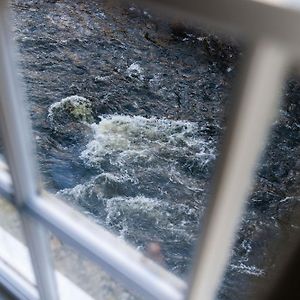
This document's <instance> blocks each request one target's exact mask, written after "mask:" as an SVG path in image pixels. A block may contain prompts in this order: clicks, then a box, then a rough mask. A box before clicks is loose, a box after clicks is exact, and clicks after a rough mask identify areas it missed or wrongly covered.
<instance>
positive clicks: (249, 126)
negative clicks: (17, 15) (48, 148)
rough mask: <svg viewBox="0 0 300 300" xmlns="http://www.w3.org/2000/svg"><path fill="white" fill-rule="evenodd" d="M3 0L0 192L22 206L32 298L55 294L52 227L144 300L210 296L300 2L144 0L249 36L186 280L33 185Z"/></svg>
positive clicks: (18, 291)
mask: <svg viewBox="0 0 300 300" xmlns="http://www.w3.org/2000/svg"><path fill="white" fill-rule="evenodd" d="M8 2H9V1H7V0H0V125H1V130H2V136H3V141H4V147H5V153H6V158H7V160H8V164H9V170H10V175H11V177H10V175H9V174H8V172H7V171H5V170H3V168H0V194H1V196H2V197H4V198H5V199H7V200H8V201H10V202H11V203H13V204H14V205H15V207H16V208H17V210H18V211H19V213H20V216H21V220H22V225H23V229H24V233H25V238H26V242H27V246H28V249H29V252H30V255H31V262H32V265H33V269H34V273H35V278H36V283H37V290H38V295H39V298H40V299H45V300H58V299H60V295H58V292H57V283H56V279H55V276H54V269H53V262H52V258H51V254H50V250H49V233H48V230H50V231H52V232H53V233H54V234H55V235H57V236H58V237H59V238H60V239H62V240H63V241H65V242H66V243H69V244H71V245H73V246H75V247H76V249H78V250H79V251H81V252H83V253H84V254H86V255H87V256H89V257H90V258H92V259H93V260H94V261H95V262H97V263H99V265H101V267H103V268H104V269H105V270H106V271H107V272H109V273H110V274H111V275H112V276H113V278H115V279H117V280H119V281H121V282H122V283H123V284H124V285H125V287H126V288H128V289H130V290H133V291H136V292H138V293H139V294H140V295H141V296H142V297H143V298H145V299H159V300H164V299H166V300H177V299H178V300H179V299H190V300H196V299H205V300H213V299H215V297H216V295H217V292H218V287H219V284H220V282H221V280H222V278H223V273H224V270H225V267H226V264H227V262H228V259H229V257H230V252H231V249H232V245H233V241H234V236H235V232H236V230H237V228H238V224H239V221H240V219H241V214H242V212H243V208H244V204H245V202H246V201H245V200H246V199H247V196H248V193H249V189H250V186H251V180H252V179H253V175H254V172H255V166H256V164H257V162H258V160H259V157H260V155H261V152H262V149H263V146H264V144H265V141H266V139H267V136H268V133H269V130H270V128H271V125H272V122H273V118H274V116H275V115H276V111H277V110H278V106H279V102H280V101H279V100H280V95H281V89H282V86H283V83H284V79H285V75H286V72H287V70H288V68H289V66H290V65H291V64H292V63H293V64H295V63H297V62H298V61H299V58H300V51H297V50H298V49H300V47H299V46H300V36H299V28H300V10H299V9H300V8H299V6H300V5H298V4H297V1H283V0H282V1H280V0H257V1H254V0H220V1H217V0H208V1H200V0H199V1H195V0H185V1H181V0H159V1H158V0H152V1H146V2H147V4H149V3H150V4H151V5H154V6H159V7H164V8H167V11H172V10H174V11H177V13H178V12H179V13H182V14H185V15H188V16H189V17H191V18H194V19H195V20H196V21H199V20H200V21H201V22H205V23H208V24H212V25H216V26H219V28H221V29H222V30H227V31H229V32H237V33H240V34H242V35H243V36H244V37H245V38H246V39H247V40H249V41H251V43H249V45H250V48H251V50H250V51H249V53H248V55H246V57H245V66H244V69H243V71H242V75H241V76H240V77H239V80H238V84H237V93H236V95H235V96H236V97H235V99H236V101H235V102H234V104H233V111H232V115H231V116H230V124H229V127H228V129H227V130H226V137H225V142H224V147H223V150H222V152H221V155H220V158H219V163H218V166H217V170H216V175H215V180H214V184H213V185H212V193H211V197H210V200H209V207H208V211H207V214H206V217H205V221H204V225H203V231H202V234H201V237H200V240H199V247H198V254H197V255H196V257H195V263H194V266H195V267H194V270H193V272H192V276H191V278H190V281H189V282H188V283H185V282H184V281H183V280H181V279H179V278H178V277H176V276H174V275H173V274H171V273H170V272H168V271H166V270H165V269H164V268H162V267H160V266H159V265H157V264H156V263H154V262H152V261H150V260H149V259H147V258H146V257H144V256H143V255H142V254H141V253H139V252H138V251H137V250H135V249H134V248H132V247H131V246H129V245H127V244H126V243H125V242H123V241H120V240H119V239H118V238H117V237H116V236H114V235H113V234H111V233H109V232H108V231H107V230H105V229H104V228H102V227H101V226H99V225H96V224H94V223H92V222H91V221H89V220H87V218H86V217H84V216H83V215H81V214H80V213H78V212H76V211H75V210H74V209H72V208H71V207H69V206H67V205H66V204H65V203H63V202H61V201H60V200H58V199H56V198H55V197H54V196H53V195H49V194H47V193H46V192H44V191H41V189H40V188H39V187H40V185H39V183H38V180H37V171H36V162H35V156H34V151H33V150H32V145H31V141H32V140H33V139H32V138H31V136H32V135H31V129H30V125H29V124H30V122H29V120H28V117H27V115H26V110H25V105H24V102H25V101H24V100H25V95H24V93H23V92H22V89H21V88H20V87H21V84H20V79H18V78H17V77H18V76H17V68H16V66H15V59H16V55H15V47H14V45H13V42H12V37H11V24H10V22H9V17H8V16H9V3H8ZM0 247H1V246H0ZM0 260H1V257H0ZM1 266H2V265H1V264H0V283H2V284H3V285H4V286H6V287H7V288H8V289H9V290H10V291H11V292H12V293H14V294H15V295H16V296H20V295H22V297H23V298H24V299H34V298H31V297H30V295H32V291H31V293H30V291H29V290H28V289H29V288H28V287H27V286H26V284H22V282H21V281H20V280H21V279H20V276H19V274H17V273H15V274H14V272H13V271H12V270H8V269H7V266H6V268H4V267H1Z"/></svg>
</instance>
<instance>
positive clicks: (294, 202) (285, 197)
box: [219, 77, 300, 299]
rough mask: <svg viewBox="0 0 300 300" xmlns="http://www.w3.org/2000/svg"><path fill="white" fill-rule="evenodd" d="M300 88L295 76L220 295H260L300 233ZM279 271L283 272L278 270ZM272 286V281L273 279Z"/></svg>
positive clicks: (238, 236) (250, 200)
mask: <svg viewBox="0 0 300 300" xmlns="http://www.w3.org/2000/svg"><path fill="white" fill-rule="evenodd" d="M299 92H300V83H299V81H298V80H297V79H296V78H295V77H294V78H292V79H290V80H289V81H288V82H287V85H286V88H285V93H284V94H285V96H284V102H283V105H282V107H281V110H280V113H279V116H278V118H277V120H276V122H274V126H273V129H272V134H271V136H270V137H269V141H268V145H267V149H266V151H265V153H264V155H263V157H262V159H261V162H260V164H259V167H258V173H257V176H256V182H255V185H254V188H253V192H252V195H251V196H250V198H249V200H248V203H247V210H246V212H245V213H244V216H243V220H242V224H241V226H240V230H239V233H238V235H237V240H236V243H235V247H234V249H233V254H232V258H231V261H230V264H229V266H228V268H227V273H226V276H225V279H224V282H223V285H222V287H221V291H220V293H219V299H246V298H247V299H248V298H249V297H250V296H251V299H252V298H253V299H258V295H259V293H261V292H262V291H263V290H264V291H265V290H267V289H268V287H269V281H267V280H271V279H272V276H274V275H275V274H277V273H278V272H279V270H280V268H281V267H282V263H283V262H285V260H286V259H287V257H286V256H287V254H286V253H289V252H290V251H291V250H292V249H293V248H294V247H296V246H297V242H298V237H299V234H300V218H299V216H300V198H299V187H300V181H299V179H300V177H299V174H300V173H299V149H300V148H299V146H300V135H299V120H300V118H299V117H300V114H299V112H300V111H299V105H298V104H299V103H297V102H298V100H299V99H298V98H299V96H298V95H299ZM277 275H278V274H277ZM270 284H271V282H270Z"/></svg>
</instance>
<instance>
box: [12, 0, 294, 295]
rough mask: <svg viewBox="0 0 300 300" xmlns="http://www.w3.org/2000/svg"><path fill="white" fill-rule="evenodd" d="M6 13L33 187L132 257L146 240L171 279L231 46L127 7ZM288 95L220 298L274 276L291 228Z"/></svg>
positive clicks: (214, 138)
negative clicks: (36, 165) (26, 122)
mask: <svg viewBox="0 0 300 300" xmlns="http://www.w3.org/2000/svg"><path fill="white" fill-rule="evenodd" d="M14 9H15V11H16V13H17V16H18V17H17V18H15V23H16V37H17V41H18V43H19V45H20V52H21V55H20V62H21V65H22V67H23V71H24V72H23V74H24V77H25V81H26V83H27V89H28V96H29V105H30V112H31V117H32V120H33V127H34V131H35V137H36V142H37V153H38V159H39V162H40V166H41V172H42V174H43V175H44V180H45V186H46V188H47V189H49V190H50V191H51V192H54V193H57V194H58V195H59V196H60V197H62V199H64V201H67V203H70V205H73V206H75V207H76V208H77V209H79V210H80V211H82V213H85V214H87V215H89V216H90V217H91V218H93V219H94V220H95V221H96V222H98V223H99V224H101V225H103V226H105V227H106V228H107V229H109V230H112V231H113V232H114V233H116V234H117V235H118V236H120V237H121V238H123V239H125V240H126V241H130V242H131V243H132V244H133V245H135V246H136V247H137V248H138V249H140V250H142V251H144V252H148V250H149V249H148V247H149V245H151V243H153V242H155V243H157V244H158V245H160V249H161V256H160V259H159V260H160V263H162V264H163V265H164V266H166V267H167V268H168V269H170V270H172V271H173V272H175V273H176V274H177V275H179V276H182V277H185V276H186V275H187V274H188V272H189V270H190V267H191V262H192V255H193V252H194V246H195V244H196V240H197V237H198V235H199V231H200V229H201V221H202V216H203V214H204V212H205V208H206V207H207V202H206V201H207V197H208V186H209V184H210V181H211V177H212V176H211V175H212V172H213V166H214V163H215V160H216V157H217V156H218V144H219V141H220V137H221V135H222V134H223V128H224V127H225V126H224V115H225V113H224V111H225V104H226V103H227V102H228V101H229V100H228V99H229V98H228V91H229V89H230V87H231V85H232V77H233V75H232V73H234V72H233V70H234V69H235V67H236V61H237V57H236V50H235V48H234V47H228V46H227V45H225V44H218V43H217V42H216V40H215V39H214V38H211V37H210V36H207V35H205V34H203V33H201V32H199V33H198V32H197V31H196V33H195V32H194V33H184V32H179V33H178V32H177V33H176V34H174V28H173V29H172V28H171V27H170V24H167V23H164V22H161V21H159V20H155V19H154V18H153V17H152V16H151V15H150V14H149V13H147V12H145V11H142V10H139V9H138V8H137V7H136V6H132V7H129V8H128V7H125V8H119V7H117V8H114V7H111V6H109V5H107V3H106V2H103V3H102V2H100V1H81V0H75V1H73V0H72V1H70V0H62V1H46V0H45V1H42V0H40V1H31V0H26V1H25V0H24V1H18V0H15V1H14ZM181 35H182V36H181ZM299 96H300V87H299V84H298V83H297V82H295V81H292V82H291V83H289V86H288V89H287V91H286V97H287V98H288V101H287V103H286V104H284V106H283V108H282V110H281V115H280V119H279V121H278V122H277V123H276V124H274V130H273V135H272V140H271V142H269V145H268V151H267V152H266V155H265V156H264V159H263V160H262V163H261V168H260V170H259V173H258V176H257V180H256V185H255V187H254V192H253V194H252V196H251V198H250V199H249V201H248V209H247V212H246V213H245V215H244V218H243V220H242V224H241V227H240V232H239V234H238V236H237V241H236V244H235V247H234V249H233V251H232V260H231V262H230V264H229V267H228V270H227V274H226V276H225V280H224V282H223V285H222V289H221V292H220V295H219V297H220V299H222V300H225V299H243V297H245V296H247V295H249V294H252V293H253V290H254V289H255V287H256V285H255V283H254V282H253V281H254V280H255V279H257V278H264V277H265V276H266V274H267V273H268V272H269V271H270V270H272V269H274V266H275V261H276V260H275V258H276V254H277V252H276V245H277V244H276V243H278V242H279V243H280V242H282V243H285V242H286V241H287V240H288V239H287V237H289V236H292V235H291V232H294V231H296V229H297V228H298V227H297V226H298V225H297V222H296V221H295V219H294V218H293V212H294V211H296V210H297V208H298V207H299V199H298V197H297V195H298V194H297V193H298V192H297V188H298V187H299V185H298V184H297V181H296V179H297V178H298V177H297V176H298V175H297V174H298V173H297V172H298V169H297V168H298V167H297V166H298V164H297V157H298V156H299V155H298V154H299V149H300V148H299V144H300V137H299V110H298V109H297V104H296V103H297V100H298V99H299ZM298 107H299V106H298ZM226 117H227V118H230V116H226ZM237 184H238V183H237ZM274 241H275V242H276V243H275V247H274Z"/></svg>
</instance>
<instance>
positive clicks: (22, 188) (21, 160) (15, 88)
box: [0, 1, 58, 300]
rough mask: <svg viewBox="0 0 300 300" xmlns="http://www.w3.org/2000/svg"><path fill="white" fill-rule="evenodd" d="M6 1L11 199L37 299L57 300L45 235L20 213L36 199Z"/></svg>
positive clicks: (1, 61)
mask: <svg viewBox="0 0 300 300" xmlns="http://www.w3.org/2000/svg"><path fill="white" fill-rule="evenodd" d="M8 2H9V1H0V117H1V119H0V123H1V124H0V125H1V130H2V135H3V141H4V148H5V152H6V157H7V159H8V163H9V166H10V172H11V175H12V179H13V185H14V196H15V199H14V200H15V202H16V207H17V209H18V210H19V213H20V216H21V219H22V223H23V227H24V234H25V238H26V241H27V244H28V248H29V251H30V255H31V260H32V264H33V269H34V272H35V278H36V283H37V286H38V290H39V294H40V298H41V299H43V300H57V299H58V295H57V287H56V281H55V275H54V270H53V266H52V260H51V255H50V247H49V237H48V232H47V231H46V230H45V229H44V227H42V225H41V224H40V223H39V222H38V221H36V220H35V219H33V218H32V217H31V216H30V215H29V214H28V213H27V212H26V210H24V207H25V206H26V202H29V201H31V200H32V199H33V198H34V197H36V196H37V192H38V187H37V182H36V176H35V172H36V170H34V158H33V152H32V151H31V150H32V149H31V146H30V126H29V122H28V119H27V118H26V112H25V103H24V95H23V94H22V93H21V89H20V82H19V80H17V77H18V75H17V69H16V67H15V63H14V58H15V57H14V54H15V52H14V47H13V46H12V39H11V37H10V31H11V27H10V24H9V13H10V12H9V9H8Z"/></svg>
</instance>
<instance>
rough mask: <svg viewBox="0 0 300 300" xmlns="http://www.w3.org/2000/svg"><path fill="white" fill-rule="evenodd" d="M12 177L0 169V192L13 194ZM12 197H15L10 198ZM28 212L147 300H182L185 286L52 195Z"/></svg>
mask: <svg viewBox="0 0 300 300" xmlns="http://www.w3.org/2000/svg"><path fill="white" fill-rule="evenodd" d="M10 186H11V183H10V176H9V174H8V173H6V172H5V171H4V169H3V168H2V170H1V168H0V193H2V192H3V191H4V193H3V194H2V196H3V197H4V196H6V195H7V194H9V193H10V192H11V188H10ZM11 197H12V196H11ZM23 209H25V210H26V212H27V213H29V214H30V215H32V216H33V217H34V218H35V219H38V220H39V221H41V222H42V223H44V224H45V225H46V226H48V227H49V229H50V230H52V231H53V233H54V234H55V235H57V236H58V237H59V238H61V239H62V240H63V241H65V242H66V243H69V244H71V245H72V246H74V247H75V248H76V249H78V250H79V251H81V252H83V253H84V254H86V255H87V256H89V257H90V258H91V259H93V260H94V261H96V262H97V263H99V264H100V265H101V266H102V267H103V268H104V269H105V270H106V271H107V272H108V273H110V274H111V275H112V276H113V277H114V278H116V279H119V280H120V281H121V282H122V283H124V285H125V287H127V288H129V289H131V290H134V291H136V292H138V293H140V294H141V295H143V298H148V299H160V300H164V299H166V300H167V299H169V300H177V299H178V300H179V299H183V298H184V295H185V291H186V284H185V282H184V281H183V280H181V279H179V278H178V277H176V276H175V275H173V274H171V273H169V272H168V271H167V270H165V269H164V268H163V267H160V266H159V265H157V264H156V263H154V262H152V261H151V260H150V259H148V258H146V257H145V256H143V255H142V254H141V253H140V252H138V251H137V250H135V249H134V248H132V247H130V246H129V245H127V244H126V243H125V242H124V241H122V240H120V239H118V238H117V237H116V236H114V235H113V234H111V233H110V232H108V231H107V230H106V229H104V228H102V227H101V226H100V225H98V224H95V223H93V222H91V221H89V220H88V219H87V218H86V217H85V216H83V215H82V214H80V213H79V212H77V211H75V210H74V209H72V208H71V207H69V206H68V205H66V204H65V203H63V202H62V201H61V200H59V199H57V198H55V197H54V196H53V195H50V194H46V193H43V195H42V196H39V197H36V199H32V200H31V201H28V203H26V204H25V206H24V208H23Z"/></svg>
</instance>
